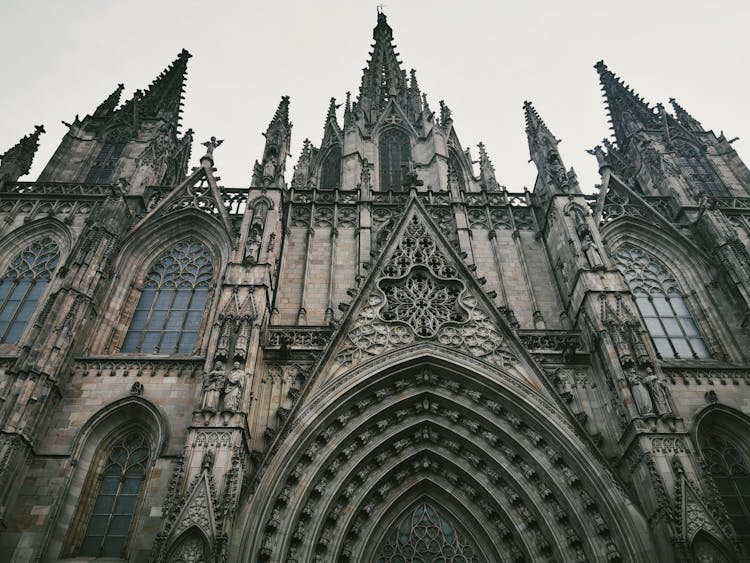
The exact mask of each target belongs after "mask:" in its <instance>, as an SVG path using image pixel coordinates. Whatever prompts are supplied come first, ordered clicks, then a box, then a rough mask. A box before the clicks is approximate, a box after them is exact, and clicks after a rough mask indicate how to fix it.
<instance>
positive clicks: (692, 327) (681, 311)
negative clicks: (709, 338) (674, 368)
mask: <svg viewBox="0 0 750 563" xmlns="http://www.w3.org/2000/svg"><path fill="white" fill-rule="evenodd" d="M615 260H616V262H617V267H618V268H619V269H620V271H621V272H622V274H623V275H624V276H625V279H626V280H627V282H628V286H629V287H630V290H631V291H632V292H633V296H634V297H635V302H636V305H637V306H638V311H639V312H640V314H641V317H643V321H644V322H645V324H646V328H647V329H648V332H649V334H650V335H651V340H652V341H653V343H654V346H655V347H656V351H657V353H658V354H659V356H660V357H662V358H665V359H671V358H708V357H710V354H709V352H708V348H707V347H706V344H705V342H704V341H703V337H702V336H701V334H700V331H699V330H698V326H697V325H696V323H695V320H694V319H693V316H692V315H691V313H690V310H689V309H688V307H687V304H686V303H685V299H684V298H683V294H682V291H681V290H680V288H679V286H678V284H677V280H675V278H674V276H673V275H672V274H671V272H670V271H669V270H668V269H667V268H666V266H664V264H662V263H661V262H660V261H659V260H657V259H656V258H655V257H653V256H651V255H649V254H647V253H646V252H644V251H643V250H642V249H640V248H638V247H635V246H632V245H625V246H623V247H621V248H620V249H619V250H618V251H617V253H616V255H615Z"/></svg>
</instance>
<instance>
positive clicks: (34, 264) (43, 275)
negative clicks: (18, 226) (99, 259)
mask: <svg viewBox="0 0 750 563" xmlns="http://www.w3.org/2000/svg"><path fill="white" fill-rule="evenodd" d="M59 262H60V249H59V247H58V246H57V244H56V243H55V242H54V241H53V240H52V239H51V238H49V237H46V238H43V239H40V240H37V241H34V242H32V243H31V244H29V245H28V246H27V247H26V248H24V249H23V250H22V251H21V252H20V253H19V254H18V255H17V256H16V257H15V258H14V259H13V261H12V262H11V263H10V267H9V268H8V271H7V272H6V273H5V275H4V276H3V278H2V279H0V343H2V344H16V343H17V342H18V339H19V338H20V337H21V334H22V333H23V331H24V329H25V328H26V324H27V323H28V321H29V319H30V318H31V315H32V314H33V313H34V310H35V309H36V307H37V305H38V304H39V300H40V298H41V297H42V295H43V294H44V290H45V289H46V287H47V284H48V283H49V280H50V279H51V278H52V274H53V273H54V271H55V269H56V268H57V265H58V263H59Z"/></svg>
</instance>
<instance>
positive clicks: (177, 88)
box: [121, 49, 192, 128]
mask: <svg viewBox="0 0 750 563" xmlns="http://www.w3.org/2000/svg"><path fill="white" fill-rule="evenodd" d="M191 56H192V55H191V54H190V53H188V52H187V51H186V50H185V49H183V50H182V51H181V52H180V53H179V54H178V55H177V58H176V59H175V60H174V61H173V62H172V64H170V65H169V66H168V67H167V68H166V69H165V70H164V71H162V72H161V74H159V76H157V77H156V79H155V80H154V81H153V82H152V83H151V85H150V86H149V87H148V89H147V90H146V91H145V92H143V93H141V92H140V91H136V93H135V95H134V96H133V98H131V99H130V100H128V101H127V102H126V103H125V104H124V105H123V106H122V108H121V109H123V110H124V109H125V108H134V111H135V112H136V115H137V116H138V117H139V118H150V119H156V118H161V119H164V120H165V121H167V122H168V123H170V124H171V125H173V126H174V127H175V128H177V127H178V126H179V121H180V113H181V111H182V109H181V107H182V99H183V96H182V95H183V93H184V92H185V79H186V77H187V61H188V59H189V58H190V57H191Z"/></svg>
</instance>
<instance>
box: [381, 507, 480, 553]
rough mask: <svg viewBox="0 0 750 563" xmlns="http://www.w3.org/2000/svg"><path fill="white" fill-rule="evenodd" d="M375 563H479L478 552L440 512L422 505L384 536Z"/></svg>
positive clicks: (460, 531) (461, 532) (410, 512)
mask: <svg viewBox="0 0 750 563" xmlns="http://www.w3.org/2000/svg"><path fill="white" fill-rule="evenodd" d="M376 561H377V562H378V563H395V562H403V561H411V562H414V563H432V562H433V561H445V562H446V563H449V562H456V563H457V562H459V561H460V562H461V563H479V561H480V559H479V552H478V550H477V549H476V547H475V546H474V545H473V543H472V542H471V541H470V540H469V538H468V537H466V535H465V534H464V533H463V531H462V530H460V529H459V528H458V527H457V526H456V525H455V524H453V523H452V522H451V520H450V519H449V518H448V517H447V516H446V515H445V514H443V513H442V511H441V510H439V509H438V508H436V507H435V506H433V505H432V504H430V503H428V502H422V503H420V504H418V505H417V506H416V507H414V508H413V509H412V510H410V511H409V512H408V513H407V514H406V515H405V516H404V517H403V518H402V519H401V521H400V522H399V523H398V525H397V527H396V528H395V529H393V530H391V531H390V532H389V533H388V535H387V536H386V537H385V540H384V543H383V545H382V546H381V548H380V554H379V556H378V558H377V559H376Z"/></svg>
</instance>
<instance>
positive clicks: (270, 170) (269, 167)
mask: <svg viewBox="0 0 750 563" xmlns="http://www.w3.org/2000/svg"><path fill="white" fill-rule="evenodd" d="M275 179H276V159H275V158H274V157H270V158H269V159H268V160H266V163H265V164H264V165H263V181H264V182H268V183H269V184H270V183H271V182H273V181H274V180H275Z"/></svg>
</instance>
